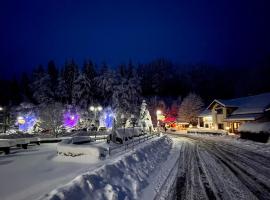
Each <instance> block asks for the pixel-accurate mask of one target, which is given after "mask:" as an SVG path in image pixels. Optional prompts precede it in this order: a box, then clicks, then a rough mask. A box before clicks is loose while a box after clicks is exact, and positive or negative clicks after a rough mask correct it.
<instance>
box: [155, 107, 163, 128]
mask: <svg viewBox="0 0 270 200" xmlns="http://www.w3.org/2000/svg"><path fill="white" fill-rule="evenodd" d="M156 114H157V128H158V131H160V130H159V127H160V124H159V121H160V115H161V114H162V111H161V110H157V112H156Z"/></svg>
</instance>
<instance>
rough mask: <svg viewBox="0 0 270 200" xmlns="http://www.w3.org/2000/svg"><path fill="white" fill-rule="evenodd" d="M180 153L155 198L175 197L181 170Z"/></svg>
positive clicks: (156, 199) (169, 198)
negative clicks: (178, 175)
mask: <svg viewBox="0 0 270 200" xmlns="http://www.w3.org/2000/svg"><path fill="white" fill-rule="evenodd" d="M179 162H180V154H179V156H178V158H177V160H176V161H175V163H174V165H173V167H172V168H171V170H170V172H169V174H168V176H167V178H166V179H165V181H164V182H163V184H162V186H161V187H160V189H159V191H158V192H157V193H156V196H155V198H154V200H165V199H166V200H172V199H175V193H176V191H175V188H176V184H177V174H178V170H179Z"/></svg>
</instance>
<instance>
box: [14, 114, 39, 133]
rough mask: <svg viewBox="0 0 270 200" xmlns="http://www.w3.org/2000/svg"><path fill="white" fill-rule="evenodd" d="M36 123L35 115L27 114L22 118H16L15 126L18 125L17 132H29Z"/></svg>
mask: <svg viewBox="0 0 270 200" xmlns="http://www.w3.org/2000/svg"><path fill="white" fill-rule="evenodd" d="M36 122H37V118H36V116H35V114H33V113H30V114H29V113H28V114H25V115H23V116H18V117H17V124H18V125H19V130H20V131H23V132H28V131H31V130H32V129H33V128H34V125H35V124H36Z"/></svg>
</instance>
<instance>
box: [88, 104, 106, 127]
mask: <svg viewBox="0 0 270 200" xmlns="http://www.w3.org/2000/svg"><path fill="white" fill-rule="evenodd" d="M102 109H103V108H102V107H101V106H97V107H95V106H90V107H89V110H90V111H92V112H94V120H95V125H96V121H97V120H96V118H97V112H100V111H102Z"/></svg>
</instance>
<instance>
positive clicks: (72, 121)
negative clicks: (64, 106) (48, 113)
mask: <svg viewBox="0 0 270 200" xmlns="http://www.w3.org/2000/svg"><path fill="white" fill-rule="evenodd" d="M79 119H80V115H79V114H78V113H72V112H70V111H67V112H65V113H64V126H65V127H68V128H72V127H74V126H76V125H77V124H78V122H79Z"/></svg>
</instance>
